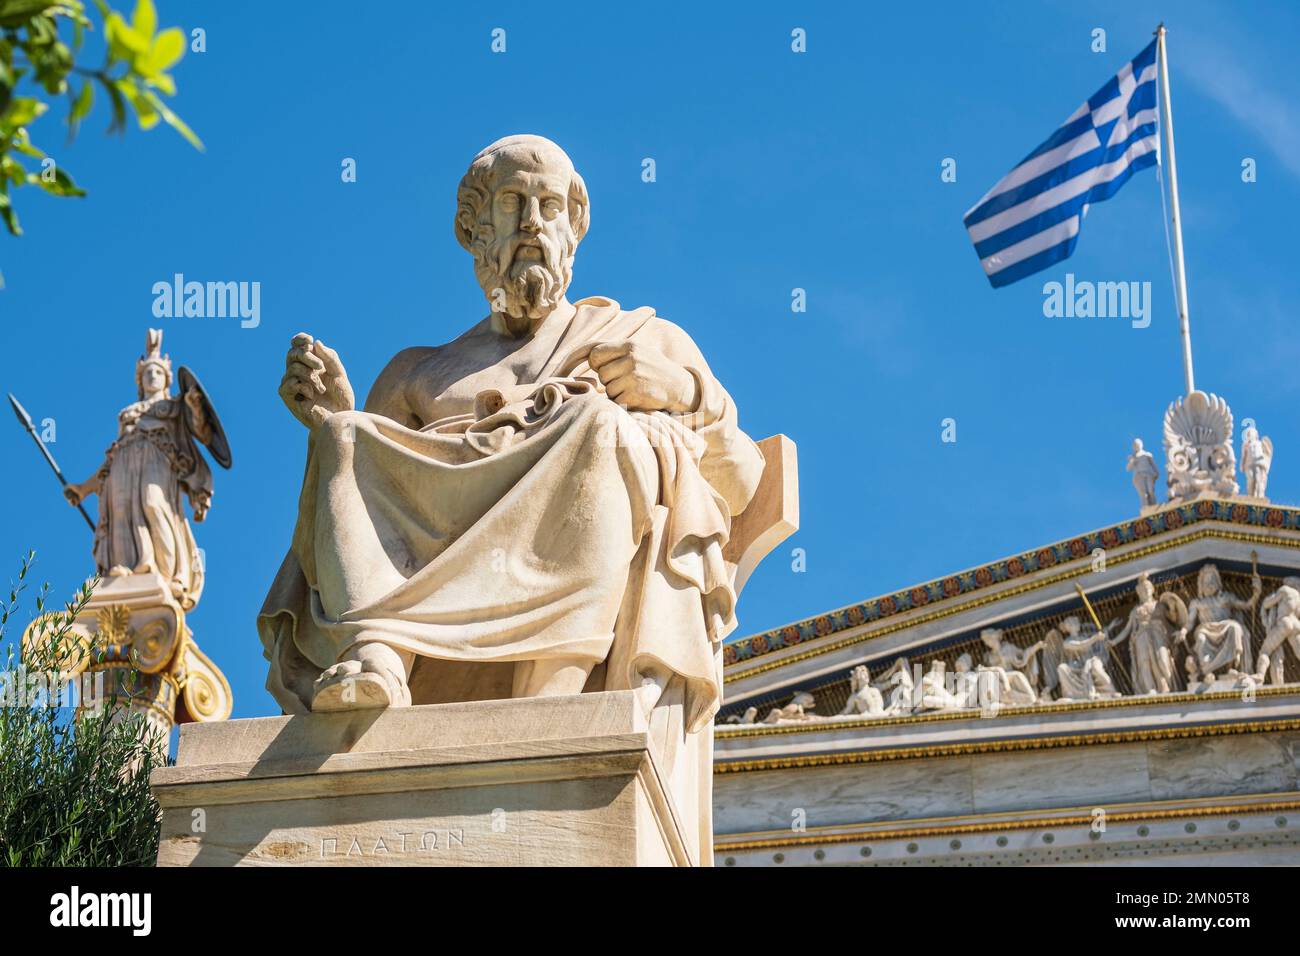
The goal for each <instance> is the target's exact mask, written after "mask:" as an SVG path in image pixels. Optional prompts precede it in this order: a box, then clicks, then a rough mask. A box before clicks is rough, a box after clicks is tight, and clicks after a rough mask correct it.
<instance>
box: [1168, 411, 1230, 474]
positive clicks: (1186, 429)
mask: <svg viewBox="0 0 1300 956" xmlns="http://www.w3.org/2000/svg"><path fill="white" fill-rule="evenodd" d="M1165 455H1166V464H1165V472H1166V474H1167V480H1168V483H1169V497H1170V498H1171V499H1174V498H1190V497H1192V496H1194V495H1199V494H1202V493H1204V492H1212V493H1214V494H1218V495H1235V494H1236V493H1237V477H1236V476H1237V456H1236V454H1235V453H1234V452H1233V450H1232V410H1231V409H1230V408H1228V403H1227V402H1226V401H1224V400H1223V399H1222V398H1220V397H1219V396H1217V395H1207V394H1206V393H1205V392H1199V391H1196V392H1192V393H1191V394H1190V395H1188V396H1186V397H1185V398H1180V399H1178V400H1177V401H1175V402H1174V403H1173V404H1171V405H1170V406H1169V408H1168V410H1167V411H1166V412H1165Z"/></svg>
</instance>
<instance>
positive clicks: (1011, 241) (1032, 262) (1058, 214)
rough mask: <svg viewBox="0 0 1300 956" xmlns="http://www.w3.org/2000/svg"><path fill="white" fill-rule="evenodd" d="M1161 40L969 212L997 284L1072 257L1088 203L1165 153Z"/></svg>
mask: <svg viewBox="0 0 1300 956" xmlns="http://www.w3.org/2000/svg"><path fill="white" fill-rule="evenodd" d="M1159 155H1160V154H1159V146H1158V139H1157V134H1156V41H1154V40H1152V41H1151V45H1150V46H1148V47H1147V48H1146V49H1145V50H1143V51H1142V52H1141V53H1139V54H1138V55H1137V56H1136V57H1135V58H1134V59H1133V61H1132V62H1130V63H1126V64H1125V65H1124V67H1123V69H1121V70H1120V71H1119V72H1118V73H1116V74H1115V76H1114V77H1113V78H1112V79H1111V80H1110V81H1109V82H1108V83H1107V84H1106V85H1105V86H1103V87H1102V88H1101V89H1100V90H1098V91H1097V92H1096V93H1094V94H1093V95H1092V96H1091V97H1090V98H1089V99H1088V102H1086V103H1084V104H1083V105H1082V106H1080V107H1079V108H1078V109H1077V110H1075V111H1074V114H1073V115H1072V116H1071V117H1070V118H1069V119H1068V120H1066V121H1065V122H1064V123H1063V124H1062V125H1061V126H1060V127H1059V128H1058V129H1057V130H1056V132H1055V133H1053V134H1052V135H1051V136H1049V137H1048V138H1047V140H1046V142H1044V143H1043V144H1042V145H1041V146H1039V147H1038V148H1037V149H1036V150H1034V151H1033V152H1032V153H1030V154H1029V155H1028V156H1026V157H1025V159H1024V161H1023V162H1021V164H1020V165H1019V166H1017V167H1016V168H1015V169H1013V170H1011V172H1009V173H1007V175H1006V176H1004V177H1003V178H1002V181H1001V182H999V183H998V184H997V185H996V186H994V187H993V188H992V189H990V190H989V191H988V193H987V194H986V195H985V196H984V198H983V199H981V200H980V201H979V202H978V203H977V204H976V205H975V208H974V209H972V210H971V211H970V212H968V213H966V218H965V220H964V221H965V223H966V230H967V232H969V233H970V238H971V242H973V243H975V252H976V253H977V254H978V255H979V257H980V265H982V266H983V267H984V274H985V275H987V276H988V277H989V282H991V283H993V287H994V288H995V289H996V288H999V287H1001V286H1004V285H1010V284H1011V283H1012V282H1015V281H1017V280H1018V279H1023V278H1024V277H1025V276H1028V275H1033V274H1034V273H1035V272H1040V271H1041V270H1043V269H1046V268H1047V267H1048V266H1050V265H1052V264H1053V263H1055V262H1060V261H1061V260H1062V259H1065V258H1068V257H1069V256H1070V254H1071V253H1073V252H1074V244H1075V243H1076V242H1078V241H1079V226H1080V224H1081V223H1082V222H1083V217H1084V216H1086V215H1087V214H1088V206H1089V204H1091V203H1094V202H1101V201H1102V200H1103V199H1109V198H1110V197H1111V196H1113V195H1115V193H1117V192H1118V191H1119V188H1120V187H1121V186H1123V185H1124V183H1125V182H1127V181H1128V178H1129V177H1130V176H1132V175H1133V173H1135V172H1137V171H1138V170H1139V169H1145V168H1146V167H1148V166H1151V165H1154V164H1155V163H1156V162H1157V161H1158V157H1159Z"/></svg>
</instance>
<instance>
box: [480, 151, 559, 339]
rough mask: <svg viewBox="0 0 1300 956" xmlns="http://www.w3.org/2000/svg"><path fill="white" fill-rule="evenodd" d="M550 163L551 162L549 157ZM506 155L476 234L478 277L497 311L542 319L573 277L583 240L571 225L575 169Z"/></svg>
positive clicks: (557, 303) (557, 300) (499, 161)
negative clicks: (576, 254) (572, 185)
mask: <svg viewBox="0 0 1300 956" xmlns="http://www.w3.org/2000/svg"><path fill="white" fill-rule="evenodd" d="M543 158H544V159H548V158H549V157H545V156H543ZM521 160H522V161H518V160H516V158H515V157H514V156H509V155H507V156H503V157H502V158H501V159H500V160H498V162H497V166H496V168H495V169H494V172H495V173H496V176H495V177H494V179H495V183H494V187H493V189H492V195H491V199H490V204H489V207H488V208H487V209H485V210H484V211H483V212H484V215H483V219H485V220H486V221H480V222H479V223H478V228H477V230H476V233H477V234H476V236H475V239H476V240H478V241H476V242H475V243H474V246H475V249H474V250H473V251H474V253H475V255H474V274H475V275H476V276H477V278H478V282H479V285H480V286H481V287H482V288H483V291H484V293H485V294H486V295H487V297H488V299H489V300H490V301H491V302H492V306H493V309H494V311H498V312H504V313H505V314H506V315H508V316H510V317H511V318H514V319H541V318H545V317H546V316H547V315H549V314H550V312H551V311H552V310H553V309H554V308H555V307H556V306H557V305H559V304H560V302H561V301H562V300H563V298H564V293H565V290H566V289H568V287H569V282H570V280H571V279H572V278H573V255H574V252H575V250H576V249H577V245H578V242H577V238H576V237H575V235H574V231H573V227H572V224H571V223H570V221H569V197H568V193H569V180H570V177H571V175H572V170H571V169H569V168H568V167H567V164H561V163H558V162H550V163H547V162H543V163H536V162H533V161H530V160H528V159H527V158H523V157H521Z"/></svg>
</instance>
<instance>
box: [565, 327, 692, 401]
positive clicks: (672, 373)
mask: <svg viewBox="0 0 1300 956" xmlns="http://www.w3.org/2000/svg"><path fill="white" fill-rule="evenodd" d="M587 364H589V365H590V366H591V368H592V371H594V372H595V373H596V374H597V375H599V376H600V381H601V383H602V384H603V385H604V386H605V394H606V395H608V396H609V397H610V398H612V399H613V400H614V401H616V402H618V404H620V405H622V406H624V407H625V408H632V409H636V410H638V411H645V412H658V411H664V412H675V413H680V412H689V411H694V409H695V407H696V406H697V405H698V404H699V395H697V394H696V392H697V391H698V385H697V383H696V381H695V376H694V375H692V374H691V373H690V372H689V371H687V370H686V368H685V366H682V365H679V364H677V363H676V362H674V361H673V360H672V359H670V358H669V357H668V356H667V355H665V354H664V353H663V352H661V351H659V350H658V349H657V348H655V347H654V346H651V345H644V344H642V343H640V342H632V341H623V342H602V343H600V344H599V345H595V346H593V347H592V349H591V352H590V353H589V354H588V356H587Z"/></svg>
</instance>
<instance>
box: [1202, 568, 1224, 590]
mask: <svg viewBox="0 0 1300 956" xmlns="http://www.w3.org/2000/svg"><path fill="white" fill-rule="evenodd" d="M1196 590H1197V591H1198V592H1200V595H1201V597H1214V596H1215V595H1216V594H1218V593H1219V592H1220V591H1221V590H1223V584H1222V582H1221V581H1220V580H1219V569H1218V568H1216V567H1215V566H1214V565H1212V564H1207V565H1206V566H1205V567H1203V568H1201V573H1200V574H1199V575H1198V576H1197V579H1196Z"/></svg>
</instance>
